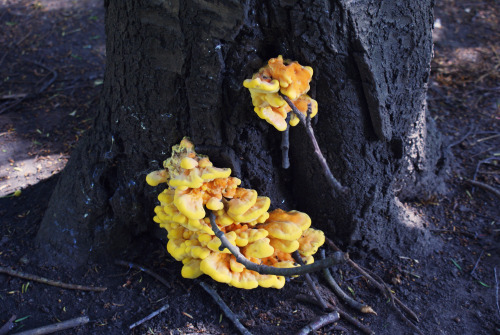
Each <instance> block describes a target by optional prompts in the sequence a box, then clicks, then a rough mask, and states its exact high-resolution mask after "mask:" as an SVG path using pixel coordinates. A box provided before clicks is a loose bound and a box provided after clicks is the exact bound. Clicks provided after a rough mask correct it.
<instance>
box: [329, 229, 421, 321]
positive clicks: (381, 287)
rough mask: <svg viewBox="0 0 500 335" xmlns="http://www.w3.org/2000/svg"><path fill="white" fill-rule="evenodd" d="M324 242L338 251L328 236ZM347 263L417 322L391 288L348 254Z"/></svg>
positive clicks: (412, 313)
mask: <svg viewBox="0 0 500 335" xmlns="http://www.w3.org/2000/svg"><path fill="white" fill-rule="evenodd" d="M326 243H327V244H328V245H329V246H330V247H331V248H332V249H333V250H335V251H340V249H339V247H337V246H336V245H335V243H333V241H332V240H330V239H329V238H327V239H326ZM346 262H347V264H349V265H350V266H352V267H353V268H354V269H355V270H356V271H358V272H359V273H360V274H362V275H363V276H364V277H365V278H366V279H367V280H368V282H369V283H371V284H372V285H373V286H375V287H376V288H377V289H378V290H379V291H380V292H382V294H383V295H384V296H386V297H389V298H391V299H392V298H393V299H394V302H395V303H396V304H398V305H399V307H401V308H402V309H403V310H404V311H405V312H406V313H407V314H408V315H409V316H410V317H411V318H412V319H413V320H414V321H416V322H419V319H418V316H417V314H415V312H413V311H412V310H411V309H410V308H408V307H407V306H406V305H405V304H403V302H402V301H401V300H399V299H398V298H397V297H393V294H392V292H391V290H389V289H387V287H386V286H385V285H383V284H381V283H379V282H378V281H377V280H375V279H374V278H373V277H372V276H371V275H370V274H369V273H368V272H366V270H365V269H363V268H362V267H361V266H359V265H358V264H356V263H355V262H354V261H353V260H352V259H350V258H349V255H347V260H346Z"/></svg>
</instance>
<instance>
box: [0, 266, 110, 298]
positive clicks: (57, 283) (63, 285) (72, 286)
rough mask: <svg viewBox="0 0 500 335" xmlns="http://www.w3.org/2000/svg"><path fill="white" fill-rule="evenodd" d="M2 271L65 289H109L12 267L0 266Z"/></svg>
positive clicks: (0, 271)
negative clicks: (43, 275) (54, 278)
mask: <svg viewBox="0 0 500 335" xmlns="http://www.w3.org/2000/svg"><path fill="white" fill-rule="evenodd" d="M0 273H4V274H7V275H9V276H13V277H18V278H22V279H27V280H32V281H36V282H39V283H42V284H47V285H51V286H57V287H61V288H65V289H70V290H80V291H95V292H104V291H106V290H107V288H106V287H93V286H83V285H75V284H67V283H63V282H60V281H55V280H51V279H47V278H44V277H39V276H35V275H32V274H29V273H24V272H21V271H16V270H12V269H9V268H6V267H3V266H0Z"/></svg>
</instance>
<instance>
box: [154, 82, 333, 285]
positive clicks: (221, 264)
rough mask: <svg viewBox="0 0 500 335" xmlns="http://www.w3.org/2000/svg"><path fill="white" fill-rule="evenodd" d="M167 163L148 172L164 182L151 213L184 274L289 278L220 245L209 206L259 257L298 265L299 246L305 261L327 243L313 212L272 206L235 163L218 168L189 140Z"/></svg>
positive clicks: (230, 279)
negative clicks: (236, 172) (245, 184)
mask: <svg viewBox="0 0 500 335" xmlns="http://www.w3.org/2000/svg"><path fill="white" fill-rule="evenodd" d="M277 82H278V81H274V80H273V81H266V82H265V83H263V82H262V81H258V80H256V81H254V82H249V83H248V85H249V86H252V85H253V86H252V87H253V88H254V89H256V90H261V91H266V90H269V91H270V90H271V89H272V90H274V89H275V88H274V86H275V85H276V83H277ZM273 85H274V86H273ZM289 86H290V85H289ZM268 100H269V101H272V99H268ZM272 103H274V101H272ZM285 114H286V112H285ZM163 166H164V169H163V170H159V171H154V172H151V173H150V174H148V175H147V177H146V181H147V183H148V184H150V185H151V186H157V185H159V184H160V183H165V184H164V185H166V186H165V187H166V189H164V190H163V191H162V192H160V194H159V195H158V201H159V205H157V206H156V207H155V208H154V213H155V216H154V218H153V220H154V221H155V222H156V223H158V224H159V226H160V227H161V228H164V229H166V230H167V232H168V234H167V237H168V243H167V251H168V252H169V253H170V255H171V256H172V257H173V258H174V259H175V260H177V261H181V262H182V264H183V267H182V270H181V275H182V276H183V277H184V278H188V279H193V278H197V277H199V276H201V275H202V274H206V275H208V276H210V277H212V279H214V280H216V281H219V282H222V283H227V284H228V285H231V286H234V287H237V288H242V289H253V288H256V287H258V286H261V287H267V288H277V289H279V288H282V287H283V285H285V278H284V277H282V276H275V275H261V274H259V273H257V272H254V271H250V270H248V269H246V268H245V266H244V265H243V264H241V263H239V262H238V261H237V260H236V258H235V257H234V256H233V255H232V254H231V253H230V251H229V250H228V249H227V248H222V250H221V248H220V247H221V245H222V242H221V240H220V239H219V238H218V237H216V236H215V233H214V231H213V230H212V226H211V223H210V218H209V217H208V213H207V212H209V211H212V213H214V215H215V224H216V225H217V227H218V228H219V229H220V230H221V231H222V232H223V233H224V235H225V236H226V238H227V239H228V240H229V242H230V243H231V244H232V245H233V246H235V247H237V248H239V249H240V252H241V253H242V254H243V255H245V256H246V257H247V258H248V259H249V260H250V261H251V262H254V263H256V264H264V265H269V266H275V267H279V268H283V267H293V266H296V265H295V264H294V261H293V258H292V256H291V253H292V252H294V251H295V250H298V251H299V252H300V253H301V255H302V257H303V259H304V262H306V263H307V262H309V263H311V262H313V261H314V258H313V257H312V255H313V254H314V253H315V252H316V251H317V249H318V248H319V246H321V245H322V244H323V243H324V234H323V233H322V232H321V231H319V230H315V229H312V228H309V227H310V225H311V219H310V218H309V216H308V215H307V214H305V213H301V212H298V211H289V212H286V211H283V210H281V209H275V210H274V211H272V212H268V210H269V207H270V205H271V200H270V199H269V198H268V197H263V196H259V195H258V194H257V191H255V190H252V189H247V188H241V187H239V185H240V184H241V180H239V179H238V178H235V177H231V176H230V174H231V170H230V169H225V168H217V167H214V166H213V164H212V162H211V161H210V159H209V158H208V157H205V156H200V155H198V154H197V153H196V152H195V150H194V145H193V144H192V143H191V142H190V141H189V140H188V139H183V140H182V142H181V143H180V144H178V145H175V146H174V147H173V148H172V156H171V157H170V158H168V159H167V160H166V161H165V162H163Z"/></svg>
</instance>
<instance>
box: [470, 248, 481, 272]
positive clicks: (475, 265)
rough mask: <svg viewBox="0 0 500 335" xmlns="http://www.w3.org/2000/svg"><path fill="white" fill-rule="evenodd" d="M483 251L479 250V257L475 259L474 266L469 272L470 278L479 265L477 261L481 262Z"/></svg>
mask: <svg viewBox="0 0 500 335" xmlns="http://www.w3.org/2000/svg"><path fill="white" fill-rule="evenodd" d="M483 254H484V250H481V253H480V254H479V257H478V258H477V261H476V263H475V264H474V268H472V271H471V272H470V274H471V276H473V275H474V271H476V269H477V266H478V265H479V261H480V260H481V257H483Z"/></svg>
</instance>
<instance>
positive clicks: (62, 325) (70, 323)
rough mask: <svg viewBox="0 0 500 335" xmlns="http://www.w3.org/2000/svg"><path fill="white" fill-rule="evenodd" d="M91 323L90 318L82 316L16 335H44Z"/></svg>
mask: <svg viewBox="0 0 500 335" xmlns="http://www.w3.org/2000/svg"><path fill="white" fill-rule="evenodd" d="M88 322H89V318H88V317H86V316H81V317H79V318H74V319H71V320H67V321H63V322H58V323H54V324H52V325H48V326H43V327H40V328H36V329H31V330H27V331H24V332H21V333H16V335H44V334H50V333H55V332H58V331H61V330H65V329H70V328H74V327H78V326H81V325H84V324H86V323H88Z"/></svg>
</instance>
